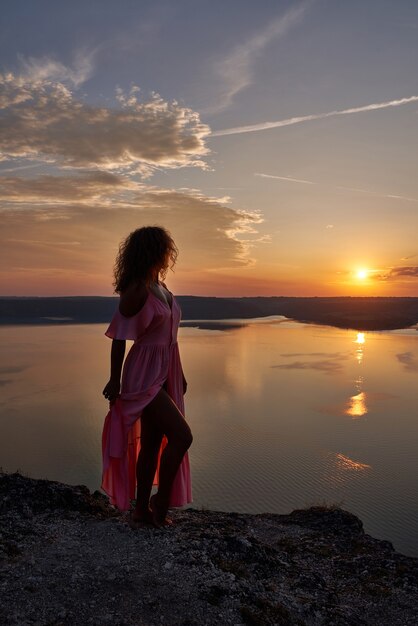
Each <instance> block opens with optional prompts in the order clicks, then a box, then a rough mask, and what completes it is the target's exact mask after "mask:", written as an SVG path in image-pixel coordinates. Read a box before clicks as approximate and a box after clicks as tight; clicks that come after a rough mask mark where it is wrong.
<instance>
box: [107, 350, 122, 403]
mask: <svg viewBox="0 0 418 626" xmlns="http://www.w3.org/2000/svg"><path fill="white" fill-rule="evenodd" d="M125 349H126V341H125V340H124V339H113V341H112V350H111V352H110V380H109V382H108V383H107V385H106V387H105V388H104V389H103V395H104V397H105V398H106V400H109V402H110V404H113V403H114V401H115V400H116V398H117V397H118V395H119V392H120V375H121V372H122V364H123V359H124V356H125Z"/></svg>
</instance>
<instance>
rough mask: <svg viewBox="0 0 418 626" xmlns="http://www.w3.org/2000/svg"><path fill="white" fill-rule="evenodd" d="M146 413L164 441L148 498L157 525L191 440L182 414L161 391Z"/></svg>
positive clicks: (163, 513) (165, 509)
mask: <svg viewBox="0 0 418 626" xmlns="http://www.w3.org/2000/svg"><path fill="white" fill-rule="evenodd" d="M146 411H147V418H149V419H150V421H151V420H152V423H153V426H154V427H155V429H156V431H158V432H160V433H163V434H164V435H165V436H166V437H167V440H168V443H167V445H166V446H165V448H164V450H163V453H162V455H161V460H160V469H159V485H158V492H157V494H156V495H155V496H153V498H152V499H151V508H152V510H153V514H154V522H156V523H157V525H158V524H163V523H164V519H165V516H166V513H167V509H168V503H169V499H170V493H171V488H172V486H173V482H174V479H175V477H176V474H177V470H178V468H179V466H180V463H181V461H182V459H183V457H184V455H185V454H186V452H187V450H188V448H189V447H190V446H191V443H192V441H193V437H192V433H191V430H190V427H189V425H188V424H187V422H186V420H185V419H184V417H183V415H182V414H181V413H180V411H179V410H178V408H177V406H176V405H175V404H174V402H173V400H172V399H171V398H170V396H169V395H168V394H167V392H166V391H165V390H164V389H161V390H160V391H159V392H158V394H157V395H156V396H155V398H154V399H153V400H152V402H150V404H149V405H148V406H147V408H146Z"/></svg>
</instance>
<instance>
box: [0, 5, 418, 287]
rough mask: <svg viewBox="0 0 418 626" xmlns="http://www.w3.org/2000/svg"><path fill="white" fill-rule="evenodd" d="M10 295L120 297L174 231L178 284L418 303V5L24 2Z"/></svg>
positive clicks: (9, 49)
mask: <svg viewBox="0 0 418 626" xmlns="http://www.w3.org/2000/svg"><path fill="white" fill-rule="evenodd" d="M0 31H1V37H0V51H1V55H0V58H1V68H0V69H1V75H0V154H1V159H0V175H1V178H0V207H1V214H2V215H1V246H0V249H1V264H0V295H111V294H112V292H113V288H112V266H113V262H114V258H115V255H116V251H117V248H118V244H119V242H120V240H121V239H122V238H123V237H124V236H125V235H127V234H128V233H129V232H130V231H131V230H133V229H135V228H137V227H139V226H142V225H148V224H158V225H163V226H165V227H167V228H168V229H169V230H170V231H171V233H172V235H173V236H174V239H175V241H176V243H177V244H178V247H179V249H180V255H179V259H178V264H177V266H176V271H175V273H174V274H171V275H169V277H168V279H167V283H168V285H169V286H170V288H172V290H173V291H175V292H176V293H178V294H194V295H219V296H227V295H228V296H246V295H248V296H252V295H294V296H298V295H301V296H302V295H308V296H309V295H318V296H324V295H330V296H333V295H335V296H338V295H364V296H367V295H375V296H378V295H380V296H384V295H398V296H401V295H409V296H418V235H417V233H418V176H417V160H418V159H417V152H418V73H417V68H418V2H416V0H399V1H395V0H350V2H342V1H338V0H311V1H306V2H304V1H302V2H300V1H299V0H296V1H290V0H287V1H284V0H274V1H273V0H260V1H259V2H254V0H228V2H225V1H222V2H221V0H212V1H211V2H208V1H207V0H205V1H203V0H176V1H173V0H171V1H169V0H166V1H163V0H141V1H134V0H129V1H128V0H118V1H116V0H89V1H88V2H85V1H83V0H73V1H72V2H57V1H56V0H37V1H36V2H31V1H30V0H15V1H14V2H8V3H4V5H3V6H2V20H1V26H0Z"/></svg>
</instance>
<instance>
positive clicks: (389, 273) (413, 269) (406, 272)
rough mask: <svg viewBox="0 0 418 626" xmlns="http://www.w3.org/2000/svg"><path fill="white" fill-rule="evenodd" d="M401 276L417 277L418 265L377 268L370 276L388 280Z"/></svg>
mask: <svg viewBox="0 0 418 626" xmlns="http://www.w3.org/2000/svg"><path fill="white" fill-rule="evenodd" d="M403 276H408V277H409V278H418V267H417V266H412V265H405V266H402V267H390V268H388V269H387V270H379V271H377V273H375V275H374V276H372V278H375V279H376V280H383V281H386V280H387V281H390V280H397V279H398V278H402V277H403Z"/></svg>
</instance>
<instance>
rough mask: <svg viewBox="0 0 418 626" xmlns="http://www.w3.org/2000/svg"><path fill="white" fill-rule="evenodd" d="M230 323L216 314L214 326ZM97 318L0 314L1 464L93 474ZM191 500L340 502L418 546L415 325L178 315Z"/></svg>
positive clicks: (274, 508) (101, 373)
mask: <svg viewBox="0 0 418 626" xmlns="http://www.w3.org/2000/svg"><path fill="white" fill-rule="evenodd" d="M220 328H222V326H220ZM104 330H105V327H104V326H102V325H82V326H42V327H39V326H19V327H17V326H15V327H3V328H0V338H1V341H0V346H1V347H0V359H1V360H0V386H1V390H2V398H1V402H0V465H1V466H3V468H4V469H6V470H8V471H14V470H16V469H20V470H21V471H22V472H25V473H27V474H28V475H30V476H33V477H47V478H49V479H53V480H60V481H63V482H68V483H73V484H75V483H84V484H87V485H88V486H89V487H90V488H91V489H96V488H98V486H99V484H100V472H101V450H100V436H101V429H102V424H103V418H104V415H105V413H106V411H107V404H106V403H105V401H104V400H103V399H102V396H101V390H102V388H103V386H104V384H105V382H106V381H107V379H108V367H109V365H108V362H109V348H110V341H109V340H108V339H106V338H105V337H104V336H103V332H104ZM179 340H180V349H181V354H182V360H183V366H184V370H185V372H186V376H187V378H188V382H189V391H188V393H187V396H186V410H187V417H188V419H189V421H190V424H191V426H192V430H193V433H194V443H193V446H192V448H191V450H190V458H191V463H192V476H193V485H194V505H195V506H197V507H200V506H204V507H206V508H210V509H222V510H230V511H239V512H266V511H269V512H276V513H287V512H290V511H291V510H292V509H294V508H298V507H305V506H308V505H311V504H318V503H323V502H326V503H339V504H341V505H342V506H343V507H344V508H346V509H348V510H350V511H352V512H353V513H355V514H357V515H358V516H359V517H360V518H361V519H362V520H363V522H364V525H365V529H366V531H367V532H369V533H371V534H372V535H374V536H375V537H379V538H384V539H389V540H390V541H392V542H393V543H394V545H395V547H396V548H397V549H398V550H400V551H401V552H404V553H406V554H412V555H418V532H417V531H418V501H417V497H416V477H417V476H418V454H417V449H418V446H417V444H418V419H417V400H418V384H417V383H418V332H417V331H416V330H405V331H396V332H369V333H356V332H354V331H347V330H340V329H335V328H330V327H323V326H321V327H320V326H314V325H304V324H297V323H292V322H288V321H283V320H281V319H271V318H269V319H267V320H259V321H255V322H254V323H251V324H249V325H248V326H243V327H241V328H239V327H238V328H230V329H226V330H216V329H215V330H201V329H197V328H182V329H180V337H179Z"/></svg>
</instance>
